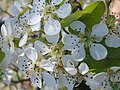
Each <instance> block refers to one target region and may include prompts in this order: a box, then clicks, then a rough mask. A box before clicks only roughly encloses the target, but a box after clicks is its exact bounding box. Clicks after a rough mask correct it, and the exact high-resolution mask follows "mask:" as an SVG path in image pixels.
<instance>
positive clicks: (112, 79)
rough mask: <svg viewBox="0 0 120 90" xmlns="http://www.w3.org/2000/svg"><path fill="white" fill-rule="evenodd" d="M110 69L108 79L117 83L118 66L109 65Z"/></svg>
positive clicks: (118, 78)
mask: <svg viewBox="0 0 120 90" xmlns="http://www.w3.org/2000/svg"><path fill="white" fill-rule="evenodd" d="M110 70H112V75H111V76H110V80H111V81H112V82H113V83H119V82H120V67H111V68H110Z"/></svg>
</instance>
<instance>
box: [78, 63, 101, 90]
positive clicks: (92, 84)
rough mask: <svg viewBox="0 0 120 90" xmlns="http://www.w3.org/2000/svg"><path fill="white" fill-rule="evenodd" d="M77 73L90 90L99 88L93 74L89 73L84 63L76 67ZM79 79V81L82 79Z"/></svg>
mask: <svg viewBox="0 0 120 90" xmlns="http://www.w3.org/2000/svg"><path fill="white" fill-rule="evenodd" d="M78 70H79V73H80V74H81V75H82V78H83V79H85V80H86V83H85V84H86V85H87V86H89V87H90V89H92V90H96V89H98V87H99V83H98V82H96V81H95V80H94V79H93V76H94V75H93V74H92V73H90V72H89V67H88V65H87V64H86V63H85V62H82V63H81V64H80V65H79V66H78ZM82 78H81V79H82Z"/></svg>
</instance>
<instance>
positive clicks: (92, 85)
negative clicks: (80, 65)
mask: <svg viewBox="0 0 120 90" xmlns="http://www.w3.org/2000/svg"><path fill="white" fill-rule="evenodd" d="M85 84H86V85H87V86H89V87H90V89H91V90H97V89H98V88H99V83H98V82H96V81H95V80H93V79H89V78H86V83H85Z"/></svg>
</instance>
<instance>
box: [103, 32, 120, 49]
mask: <svg viewBox="0 0 120 90" xmlns="http://www.w3.org/2000/svg"><path fill="white" fill-rule="evenodd" d="M105 44H106V45H107V46H108V47H115V48H117V47H119V46H120V38H119V37H118V36H117V35H115V34H112V35H111V34H110V35H109V36H108V37H107V38H106V39H105Z"/></svg>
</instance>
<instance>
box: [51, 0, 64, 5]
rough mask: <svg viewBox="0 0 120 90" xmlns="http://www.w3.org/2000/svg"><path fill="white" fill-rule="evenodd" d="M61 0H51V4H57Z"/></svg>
mask: <svg viewBox="0 0 120 90" xmlns="http://www.w3.org/2000/svg"><path fill="white" fill-rule="evenodd" d="M61 2H62V0H52V1H51V4H52V5H59V4H60V3H61Z"/></svg>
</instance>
